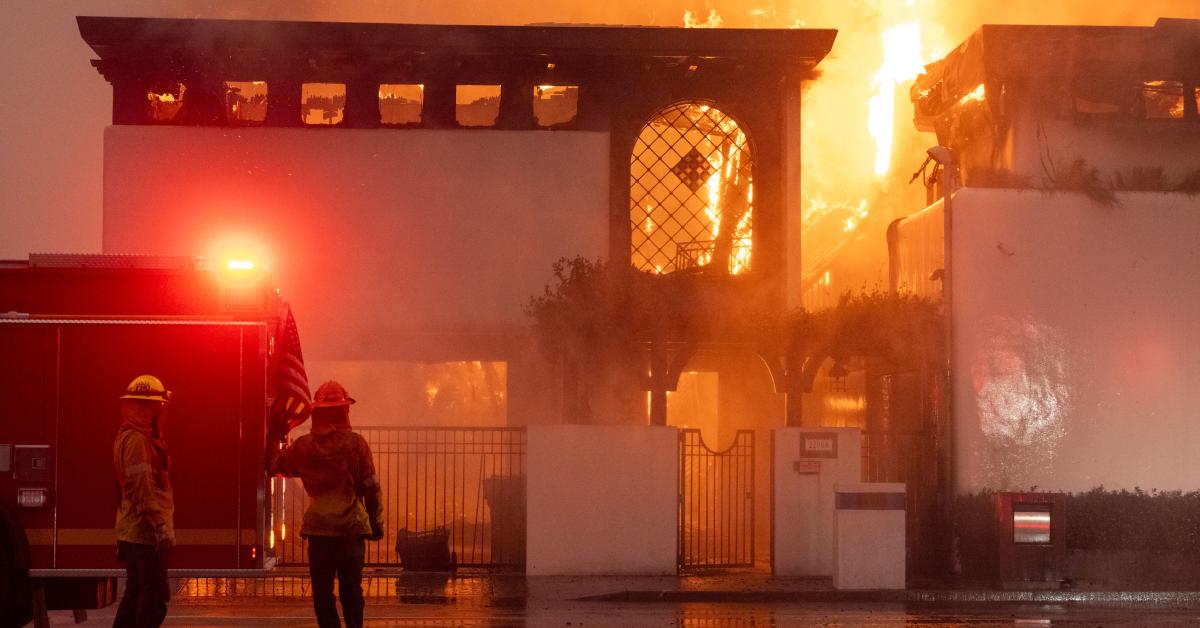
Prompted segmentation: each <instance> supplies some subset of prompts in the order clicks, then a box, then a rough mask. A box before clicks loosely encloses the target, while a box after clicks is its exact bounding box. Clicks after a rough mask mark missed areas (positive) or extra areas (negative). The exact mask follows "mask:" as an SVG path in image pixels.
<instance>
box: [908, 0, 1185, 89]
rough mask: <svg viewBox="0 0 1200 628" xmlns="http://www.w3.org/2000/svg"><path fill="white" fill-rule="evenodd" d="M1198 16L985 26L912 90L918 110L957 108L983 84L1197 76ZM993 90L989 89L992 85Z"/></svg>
mask: <svg viewBox="0 0 1200 628" xmlns="http://www.w3.org/2000/svg"><path fill="white" fill-rule="evenodd" d="M1198 56H1200V20H1183V19H1166V18H1164V19H1160V20H1158V22H1157V23H1155V25H1154V26H1031V25H1008V24H986V25H984V26H982V27H980V29H979V30H977V31H975V33H973V34H972V35H971V36H970V37H968V38H967V39H966V40H965V41H964V42H963V43H961V44H959V46H958V47H957V48H955V49H954V50H952V51H951V52H950V53H949V54H948V55H946V56H945V58H943V59H941V60H939V61H935V62H933V63H931V64H929V65H927V66H925V72H924V73H923V74H921V76H919V77H917V80H916V83H915V84H914V85H913V88H912V99H913V102H915V103H917V104H918V110H919V111H925V112H927V113H937V112H940V111H943V110H945V109H946V108H949V107H952V106H953V105H954V104H955V103H957V102H959V100H960V99H962V98H963V97H964V96H966V95H968V94H970V93H971V92H972V91H973V90H975V89H976V88H977V87H978V86H979V85H981V84H986V83H990V82H999V83H1003V82H1006V81H1014V80H1032V81H1039V80H1048V79H1072V78H1083V77H1087V78H1124V77H1130V78H1138V79H1142V80H1163V79H1172V80H1186V79H1189V78H1194V77H1198V76H1200V65H1198V64H1197V63H1196V59H1197V57H1198ZM989 91H991V90H989Z"/></svg>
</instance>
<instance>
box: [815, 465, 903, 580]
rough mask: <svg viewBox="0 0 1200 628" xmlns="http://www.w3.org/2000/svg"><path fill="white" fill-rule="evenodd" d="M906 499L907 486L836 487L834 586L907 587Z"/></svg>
mask: <svg viewBox="0 0 1200 628" xmlns="http://www.w3.org/2000/svg"><path fill="white" fill-rule="evenodd" d="M906 499H907V496H906V493H905V487H904V484H902V483H893V482H888V483H884V482H872V483H855V484H838V485H837V487H836V498H835V501H836V505H837V509H836V510H835V514H834V522H833V528H834V530H833V586H834V588H836V589H903V588H904V586H905V578H904V576H905V555H906V554H905V532H904V519H905V517H904V515H905V503H906Z"/></svg>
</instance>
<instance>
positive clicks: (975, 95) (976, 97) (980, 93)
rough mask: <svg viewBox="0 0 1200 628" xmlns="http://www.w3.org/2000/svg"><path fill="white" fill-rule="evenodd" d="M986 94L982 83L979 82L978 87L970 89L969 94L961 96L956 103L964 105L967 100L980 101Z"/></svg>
mask: <svg viewBox="0 0 1200 628" xmlns="http://www.w3.org/2000/svg"><path fill="white" fill-rule="evenodd" d="M986 95H987V92H986V90H985V89H984V87H983V83H980V84H979V86H978V87H976V88H975V89H973V90H971V93H970V94H967V95H966V96H963V97H962V98H961V99H960V100H959V101H958V104H960V105H965V104H967V103H969V102H973V101H982V100H983V99H984V97H985V96H986Z"/></svg>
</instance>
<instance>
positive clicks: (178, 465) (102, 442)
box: [0, 254, 298, 628]
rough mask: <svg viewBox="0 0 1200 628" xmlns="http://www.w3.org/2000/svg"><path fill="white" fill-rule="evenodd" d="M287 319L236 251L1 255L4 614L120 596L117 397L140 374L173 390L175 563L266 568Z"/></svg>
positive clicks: (220, 570)
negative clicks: (274, 404)
mask: <svg viewBox="0 0 1200 628" xmlns="http://www.w3.org/2000/svg"><path fill="white" fill-rule="evenodd" d="M286 317H287V305H286V303H285V302H283V301H282V299H281V298H280V296H279V294H278V291H277V290H275V289H274V287H273V285H272V282H271V280H270V277H269V276H268V274H267V273H265V272H263V271H262V270H260V269H256V268H254V264H253V263H250V262H246V261H236V260H229V261H227V262H223V263H220V264H217V263H213V262H209V261H205V260H203V259H197V258H188V257H156V256H106V255H104V256H102V255H57V254H51V255H31V256H29V259H28V260H20V261H8V262H0V356H2V359H0V382H3V383H4V387H5V393H4V401H3V410H2V411H0V628H7V627H8V626H21V625H24V624H25V623H26V622H27V621H29V619H30V618H31V617H32V616H33V615H34V614H35V613H37V614H41V611H42V610H43V609H49V610H55V609H66V610H76V611H77V613H76V618H77V619H79V618H80V614H81V613H82V614H83V615H84V616H86V609H95V608H102V607H104V606H107V605H108V604H111V603H112V602H113V601H114V598H115V593H116V592H115V588H116V586H115V585H116V576H118V575H123V574H124V565H123V563H120V562H118V561H117V559H116V556H115V547H116V537H115V533H114V531H113V524H114V520H115V512H116V507H117V499H118V498H117V488H116V478H115V474H114V472H113V469H112V443H113V440H114V437H115V436H116V432H117V427H118V424H119V423H120V418H119V413H118V401H117V397H118V396H120V395H121V394H123V391H124V389H125V387H126V386H127V385H128V383H129V382H130V380H132V379H133V378H134V377H136V376H138V375H141V374H152V375H155V376H157V377H159V378H160V379H162V381H163V382H165V383H166V385H167V387H168V388H169V389H171V390H172V391H173V398H172V403H171V404H170V406H169V407H168V410H167V414H166V415H165V417H164V418H163V423H162V431H163V434H164V439H165V440H166V442H167V446H168V448H169V449H170V453H171V479H172V484H173V486H174V491H175V499H176V511H175V528H176V541H177V546H176V548H175V550H174V552H173V553H172V555H171V559H170V567H171V570H170V571H171V575H172V576H175V577H183V576H196V577H199V576H214V577H215V576H239V575H240V576H249V575H256V574H261V573H264V572H266V571H268V570H270V569H272V567H273V564H274V558H273V552H272V548H273V546H274V540H275V523H276V522H275V521H274V520H273V519H274V518H273V517H272V508H271V495H272V490H271V483H270V481H269V480H268V479H267V477H266V474H265V473H264V470H263V451H264V442H265V440H266V429H267V415H268V411H269V402H270V401H271V395H272V394H273V392H274V382H273V381H272V377H273V375H272V374H273V369H272V366H273V360H274V359H275V358H276V355H275V338H276V335H277V334H278V333H281V332H282V331H283V330H282V329H281V322H284V321H285V320H286ZM296 353H297V354H298V350H297V351H296Z"/></svg>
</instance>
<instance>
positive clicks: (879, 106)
mask: <svg viewBox="0 0 1200 628" xmlns="http://www.w3.org/2000/svg"><path fill="white" fill-rule="evenodd" d="M882 38H883V65H881V66H880V67H879V71H878V72H876V73H875V78H874V84H875V87H876V88H877V89H878V92H877V93H876V94H875V96H873V97H871V100H870V101H869V102H868V108H869V111H870V114H869V116H868V119H867V128H868V130H870V132H871V137H872V138H874V139H875V174H876V175H878V176H883V175H885V174H887V173H888V169H889V168H890V167H891V161H892V135H893V133H894V131H895V129H893V123H894V121H895V117H896V86H897V85H899V84H900V83H903V82H905V81H911V80H913V79H915V78H917V75H919V74H920V73H921V71H922V70H923V69H924V66H925V64H924V62H923V61H922V58H921V23H920V22H917V21H912V22H904V23H901V24H897V25H895V26H893V27H891V28H889V29H887V30H885V31H883V34H882Z"/></svg>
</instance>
